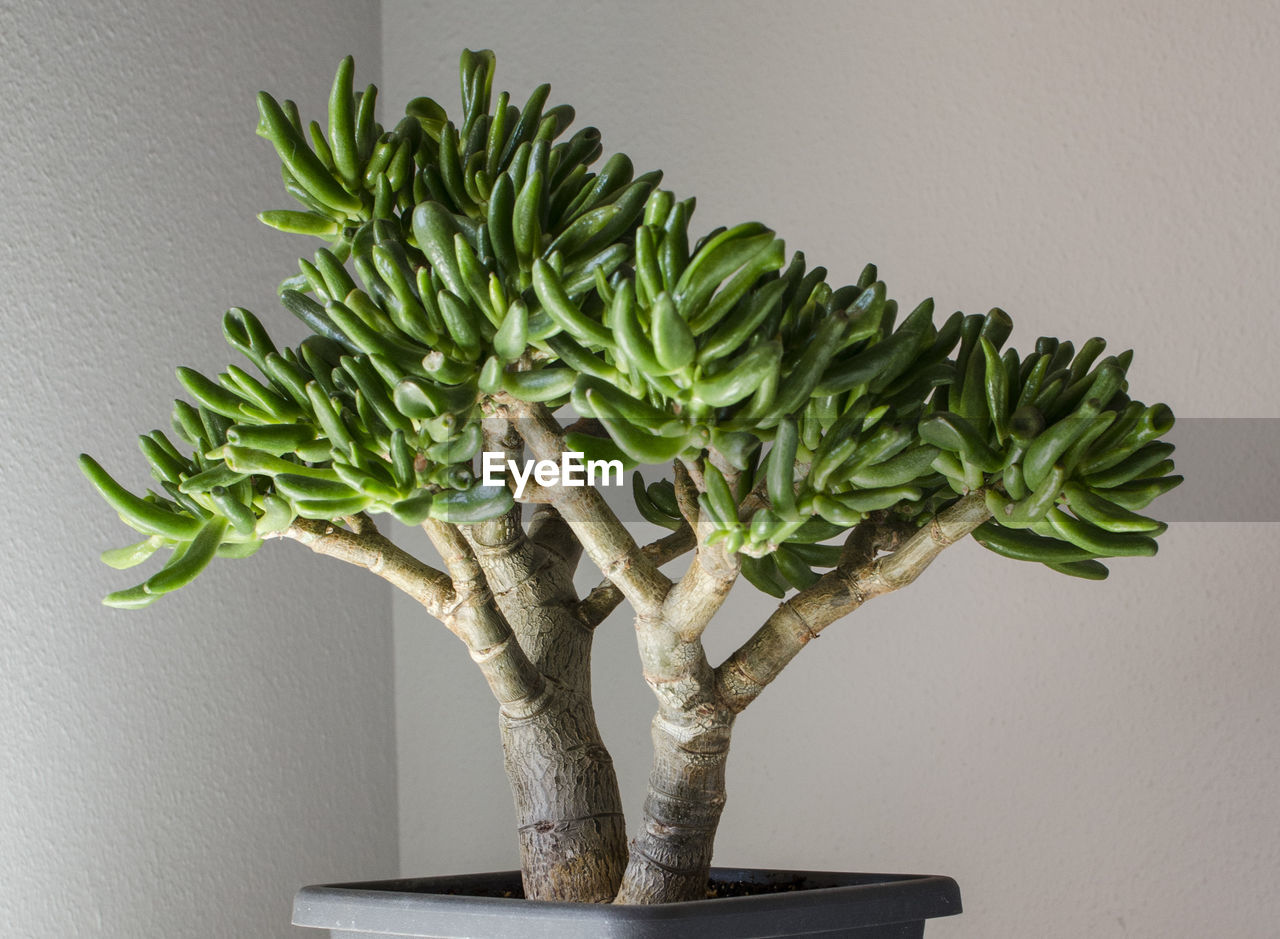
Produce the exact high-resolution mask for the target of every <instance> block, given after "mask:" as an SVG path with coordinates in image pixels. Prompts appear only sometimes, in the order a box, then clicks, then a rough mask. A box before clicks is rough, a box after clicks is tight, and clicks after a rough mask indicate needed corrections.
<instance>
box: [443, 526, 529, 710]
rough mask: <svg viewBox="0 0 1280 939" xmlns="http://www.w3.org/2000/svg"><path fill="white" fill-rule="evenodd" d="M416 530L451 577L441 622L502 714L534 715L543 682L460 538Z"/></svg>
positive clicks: (450, 529)
mask: <svg viewBox="0 0 1280 939" xmlns="http://www.w3.org/2000/svg"><path fill="white" fill-rule="evenodd" d="M422 528H423V530H424V531H426V533H427V536H428V537H429V538H430V539H431V543H432V544H434V545H435V547H436V550H437V551H438V552H440V557H441V558H442V559H443V560H444V563H445V567H447V568H448V570H449V573H450V575H451V576H452V577H453V594H452V597H451V598H450V602H449V603H448V605H447V606H446V607H445V609H444V615H443V616H442V617H440V619H441V621H442V622H443V623H444V624H445V625H446V626H447V627H449V629H450V631H451V632H453V634H454V635H456V636H457V637H458V638H459V639H461V640H462V641H463V642H464V643H466V646H467V650H468V651H469V652H470V653H471V658H472V660H473V661H475V663H476V664H477V665H479V666H480V671H481V672H482V673H483V674H484V677H485V681H487V682H488V683H489V688H490V690H491V691H492V692H493V694H494V697H496V698H497V699H498V702H499V703H500V704H501V706H502V710H503V713H505V714H507V715H509V716H511V717H514V718H520V717H527V716H529V715H530V714H533V713H536V712H537V710H538V709H539V708H540V707H541V706H542V705H543V703H544V697H545V693H546V691H547V683H546V679H545V678H544V677H543V675H542V673H541V672H539V671H538V669H537V668H536V667H534V665H533V663H532V662H530V661H529V657H528V656H527V655H526V654H525V651H524V649H523V648H521V646H520V643H519V642H518V641H517V639H516V636H515V633H514V632H513V631H512V629H511V625H510V624H509V623H508V622H507V620H506V618H505V617H503V615H502V613H501V611H500V610H499V609H498V607H497V605H496V603H495V601H494V598H493V594H492V593H491V592H490V590H489V585H488V582H487V581H486V580H485V577H484V573H483V571H482V570H481V568H480V564H479V563H478V562H477V561H476V559H475V557H474V556H473V555H472V553H471V549H470V548H469V547H468V545H467V541H466V539H465V538H464V537H463V535H462V532H461V531H459V530H458V528H457V527H456V526H454V525H450V524H447V523H445V522H437V521H434V520H428V521H426V522H423V524H422Z"/></svg>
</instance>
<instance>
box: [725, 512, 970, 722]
mask: <svg viewBox="0 0 1280 939" xmlns="http://www.w3.org/2000/svg"><path fill="white" fill-rule="evenodd" d="M990 517H991V513H990V512H989V511H988V510H987V507H986V503H985V502H984V501H983V493H982V492H981V491H976V492H971V493H969V494H968V495H966V496H964V497H962V498H961V499H959V500H958V501H956V502H954V503H952V504H951V505H950V506H948V507H947V508H946V509H944V510H943V511H942V512H941V513H939V514H938V515H937V516H936V517H935V518H934V519H933V520H932V521H931V522H930V523H929V524H928V525H925V526H924V527H923V528H920V529H918V530H917V531H916V532H915V533H914V534H912V535H911V536H910V537H909V538H907V539H905V540H904V541H903V542H902V543H901V544H900V545H899V546H898V547H897V548H896V549H895V550H894V551H893V552H892V553H890V554H887V555H884V556H882V557H876V556H875V553H876V546H875V543H874V536H875V532H874V531H869V532H868V533H867V536H866V538H865V540H863V543H862V544H861V545H857V546H855V545H854V541H855V539H854V538H852V537H851V539H850V544H849V545H847V546H846V558H845V560H844V561H842V562H841V564H840V565H839V566H838V567H836V568H835V569H834V570H832V571H830V572H828V573H827V574H825V575H823V576H822V577H821V578H820V579H819V580H818V581H817V583H815V584H814V585H813V586H812V587H809V588H808V589H806V590H802V591H800V592H799V593H797V594H796V595H795V596H793V597H791V598H790V599H789V600H786V601H785V602H783V603H780V604H779V605H778V608H777V609H776V610H774V612H773V614H772V615H771V616H770V617H769V618H768V619H767V620H766V621H765V622H764V625H762V626H761V627H760V628H759V629H758V630H757V631H756V633H755V634H754V635H753V636H752V637H751V638H750V639H748V640H747V641H746V642H745V643H743V644H742V645H741V646H740V647H739V648H738V649H737V650H736V651H735V652H734V653H733V654H732V655H730V656H729V657H728V658H727V659H725V660H724V662H723V663H721V665H720V666H719V667H718V668H717V669H716V689H717V692H718V694H719V697H720V699H721V700H723V701H724V702H725V703H726V704H727V705H728V706H729V707H730V708H732V709H733V710H734V711H735V712H738V711H741V710H742V709H743V708H745V707H746V706H747V705H748V704H750V703H751V702H752V701H754V700H755V699H756V697H758V696H759V694H760V692H761V691H763V690H764V689H765V687H766V686H767V685H768V684H769V683H770V682H771V681H773V680H774V679H775V678H776V677H777V676H778V674H779V673H780V672H781V671H782V669H783V668H784V667H786V665H787V663H788V662H790V661H791V660H792V659H793V658H795V656H796V654H797V653H799V651H800V650H801V649H803V648H804V646H805V645H806V644H807V643H808V642H809V640H810V639H812V638H814V637H815V636H817V635H818V634H819V633H820V632H822V630H823V629H825V628H826V627H827V626H829V625H830V624H831V623H833V622H835V621H836V620H838V619H840V618H841V617H843V616H845V615H847V614H848V613H851V612H853V611H854V610H856V609H857V608H858V607H860V606H861V605H862V604H863V603H865V602H866V601H868V600H870V599H872V598H873V597H878V596H880V595H882V594H886V593H890V592H892V591H894V590H898V589H900V588H902V587H905V586H906V585H907V584H909V583H911V582H912V581H914V580H915V579H916V578H917V577H919V576H920V574H921V573H922V572H923V571H924V569H925V568H926V567H928V566H929V564H930V563H932V561H933V559H934V558H936V557H937V556H938V555H939V554H940V553H942V550H943V549H944V548H946V547H947V546H948V545H951V544H954V543H955V542H956V541H958V540H960V539H961V538H963V537H964V536H965V535H967V534H969V532H971V531H973V530H974V529H975V528H977V527H978V526H979V525H981V524H982V523H983V522H985V521H986V520H987V519H988V518H990ZM858 539H859V540H862V536H858Z"/></svg>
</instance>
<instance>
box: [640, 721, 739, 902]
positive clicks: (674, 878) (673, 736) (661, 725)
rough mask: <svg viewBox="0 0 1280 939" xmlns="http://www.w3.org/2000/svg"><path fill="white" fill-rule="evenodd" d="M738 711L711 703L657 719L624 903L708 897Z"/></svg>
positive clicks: (654, 724) (675, 900) (654, 725)
mask: <svg viewBox="0 0 1280 939" xmlns="http://www.w3.org/2000/svg"><path fill="white" fill-rule="evenodd" d="M732 725H733V714H732V712H730V711H729V710H728V709H727V708H723V707H718V706H716V705H713V704H706V705H704V706H702V707H700V708H698V709H696V710H695V712H693V713H689V714H681V715H674V716H672V717H668V716H665V715H664V714H662V713H659V714H658V715H657V716H656V717H655V718H654V720H653V766H652V769H651V770H650V775H649V791H648V793H647V795H646V796H645V800H644V818H643V821H642V824H641V826H640V829H639V831H638V832H637V834H636V837H635V839H634V840H633V841H632V843H631V857H630V859H629V861H628V864H627V871H626V874H625V876H624V877H623V883H622V889H621V891H620V892H619V893H618V896H617V899H616V901H615V902H617V903H674V902H677V901H681V900H698V899H703V898H704V897H705V896H706V889H707V877H708V874H709V873H710V870H711V852H712V848H713V845H714V842H715V836H716V827H717V826H718V825H719V823H720V813H721V812H722V811H723V810H724V802H725V777H724V768H725V760H726V759H727V757H728V755H729V735H730V731H731V730H732Z"/></svg>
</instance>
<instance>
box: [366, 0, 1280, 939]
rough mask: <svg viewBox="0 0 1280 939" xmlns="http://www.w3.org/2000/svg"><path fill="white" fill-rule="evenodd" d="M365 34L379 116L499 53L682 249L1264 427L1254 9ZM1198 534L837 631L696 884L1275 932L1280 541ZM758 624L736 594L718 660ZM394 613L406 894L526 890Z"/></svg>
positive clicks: (1272, 324)
mask: <svg viewBox="0 0 1280 939" xmlns="http://www.w3.org/2000/svg"><path fill="white" fill-rule="evenodd" d="M382 29H383V43H384V44H383V63H384V76H385V87H384V90H385V91H386V92H387V95H386V100H387V101H389V102H391V101H394V102H402V101H404V100H405V99H407V98H408V97H410V96H412V95H416V94H423V93H426V94H431V95H433V96H435V97H437V98H438V99H440V100H441V101H444V102H446V103H448V104H449V106H450V107H453V108H456V104H455V102H456V100H457V91H456V82H457V78H456V75H457V69H456V61H457V53H458V51H459V50H460V49H461V48H462V47H463V46H471V47H473V48H481V47H491V48H493V49H495V50H496V51H497V54H498V63H499V74H498V80H497V86H498V87H499V88H509V89H511V90H512V91H513V92H515V93H517V94H518V95H521V96H523V95H524V94H527V92H528V91H529V90H530V89H531V88H532V87H533V86H534V85H535V84H537V83H538V82H540V81H544V80H546V81H551V82H552V83H553V88H554V90H553V99H554V100H555V101H569V102H570V103H572V104H574V105H575V107H577V109H578V114H579V124H596V125H597V126H599V127H600V128H601V129H602V130H603V132H604V137H605V143H606V146H607V147H609V148H610V149H621V150H625V151H627V152H628V153H630V154H631V155H632V157H634V158H635V160H636V163H637V165H638V166H641V167H645V168H648V167H654V166H660V167H662V168H664V169H665V170H666V171H667V177H666V185H668V186H670V187H672V188H674V189H675V190H676V191H677V192H678V193H680V194H696V195H697V197H698V213H697V221H698V222H700V223H701V225H702V226H704V228H710V227H713V226H714V225H717V224H721V223H732V222H733V221H737V220H742V219H746V218H760V219H762V220H764V221H767V222H769V223H770V224H772V225H774V226H775V227H776V228H777V230H778V231H779V232H780V233H781V234H783V235H784V236H786V237H787V239H788V243H789V244H790V245H791V246H793V247H800V248H803V249H805V250H806V252H807V253H808V256H809V258H810V259H811V260H812V261H817V262H821V263H825V264H826V265H827V266H828V267H830V268H831V269H832V271H833V274H834V277H836V278H844V279H851V278H853V277H856V275H857V272H858V270H859V269H860V267H861V265H862V264H863V263H864V261H866V260H874V261H876V262H877V263H878V264H879V265H880V270H881V275H882V276H883V277H885V278H886V280H887V281H888V283H889V286H890V291H891V294H892V295H894V296H897V297H898V298H900V300H902V301H903V302H906V303H914V302H915V301H918V300H919V299H921V298H923V297H924V296H928V295H932V296H934V297H935V298H937V301H938V303H939V306H940V307H941V308H942V309H943V311H950V310H952V309H964V310H966V311H968V312H974V311H977V312H984V311H985V310H986V309H988V308H989V307H991V306H993V305H1000V306H1002V307H1004V308H1005V309H1007V310H1009V311H1010V312H1011V313H1012V314H1013V315H1014V317H1015V320H1016V322H1017V324H1018V326H1017V329H1016V331H1015V338H1014V342H1015V343H1016V344H1020V345H1023V346H1027V345H1030V344H1032V342H1033V341H1034V337H1035V336H1037V335H1039V334H1040V333H1041V332H1048V333H1051V334H1060V335H1063V336H1067V337H1073V338H1075V339H1076V340H1077V342H1078V341H1080V340H1083V339H1085V338H1087V337H1089V336H1092V335H1095V334H1102V335H1104V336H1106V337H1108V338H1109V339H1110V340H1111V341H1112V345H1113V347H1114V348H1115V349H1123V348H1127V347H1129V346H1134V347H1136V348H1137V349H1138V359H1137V363H1136V364H1135V366H1134V368H1133V370H1132V371H1131V377H1132V378H1133V383H1134V390H1135V393H1136V394H1137V395H1138V396H1139V397H1144V398H1146V399H1147V400H1166V401H1168V402H1169V403H1171V404H1172V405H1173V407H1174V408H1175V410H1176V411H1177V412H1178V413H1179V414H1180V415H1182V416H1184V417H1190V418H1219V417H1228V416H1256V417H1276V416H1278V415H1280V409H1278V408H1277V405H1276V403H1275V399H1274V396H1273V395H1271V394H1270V391H1271V388H1272V384H1273V381H1274V374H1275V371H1274V362H1273V357H1274V350H1275V348H1276V346H1277V339H1280V319H1278V318H1277V317H1276V316H1275V301H1274V298H1275V297H1276V296H1277V294H1278V290H1277V288H1278V287H1280V282H1278V281H1280V275H1278V274H1277V267H1276V263H1275V258H1276V256H1277V249H1278V248H1280V230H1278V229H1277V227H1276V224H1275V212H1276V206H1277V201H1278V197H1280V187H1278V185H1277V181H1276V173H1275V152H1276V145H1277V142H1280V141H1278V137H1277V124H1278V123H1280V116H1278V115H1280V111H1277V109H1276V101H1277V100H1280V95H1278V94H1277V92H1280V71H1277V70H1276V68H1275V62H1276V60H1277V58H1278V57H1280V11H1277V10H1276V9H1274V8H1272V7H1269V6H1268V5H1265V4H1256V3H1220V4H1212V5H1204V4H1199V3H1191V2H1178V3H1166V4H1116V3H1110V2H1102V0H1094V2H1086V3H1077V4H1061V3H1046V2H1035V3H1026V2H1022V3H1012V2H1008V3H997V2H968V3H964V4H959V5H957V4H951V3H944V2H937V3H913V4H897V3H890V2H877V3H856V4H854V3H839V2H828V3H797V2H793V3H785V4H784V3H776V2H750V3H722V2H714V3H713V2H706V0H702V2H699V3H696V4H691V3H681V2H666V3H645V4H616V3H602V2H597V3H565V2H526V3H522V4H519V5H516V4H509V3H496V2H473V3H468V4H465V5H464V4H432V5H429V6H428V5H422V4H415V3H405V2H390V0H389V2H386V3H384V5H383V21H382ZM496 90H497V89H495V91H496ZM521 100H523V98H521ZM1218 457H1219V460H1220V461H1221V462H1220V463H1219V465H1218V466H1216V467H1213V468H1212V469H1211V470H1210V471H1211V472H1213V473H1214V474H1215V475H1214V480H1213V481H1214V484H1215V486H1216V487H1218V488H1223V489H1230V488H1232V486H1233V485H1235V483H1234V481H1233V480H1234V474H1235V472H1236V470H1237V469H1238V466H1237V465H1236V464H1238V463H1239V462H1241V458H1240V457H1239V456H1238V455H1237V454H1236V453H1235V452H1232V451H1228V452H1225V453H1222V454H1219V455H1218ZM1202 465H1205V466H1209V467H1212V466H1213V461H1212V460H1209V461H1207V462H1205V463H1204V464H1202ZM1264 475H1265V474H1264ZM1201 486H1202V487H1205V489H1202V496H1204V497H1205V498H1207V492H1208V490H1211V489H1213V488H1215V486H1206V482H1205V481H1204V480H1203V479H1202V480H1201ZM1258 495H1259V496H1263V495H1265V494H1264V493H1261V492H1260V493H1258ZM1184 504H1185V503H1184ZM1201 504H1205V503H1201ZM1274 509H1275V506H1274V500H1272V501H1271V502H1270V503H1269V504H1268V511H1270V512H1271V513H1272V514H1271V516H1270V517H1271V518H1273V519H1280V514H1276V513H1275V512H1274ZM1213 517H1214V516H1213V513H1212V512H1209V511H1201V512H1199V514H1198V515H1197V513H1196V512H1195V511H1193V510H1184V511H1183V514H1182V518H1184V519H1192V518H1199V519H1200V521H1180V522H1178V523H1177V524H1175V525H1174V526H1173V527H1172V528H1171V530H1170V531H1169V532H1168V534H1167V535H1166V536H1165V537H1164V538H1163V539H1162V545H1163V547H1162V550H1161V553H1160V556H1159V557H1158V558H1156V559H1155V560H1152V561H1146V560H1142V561H1132V562H1124V561H1120V562H1116V563H1115V564H1114V572H1113V575H1112V578H1111V580H1109V581H1108V582H1106V583H1103V584H1095V583H1085V582H1078V581H1073V580H1069V579H1067V578H1063V577H1061V576H1060V575H1055V574H1052V573H1050V572H1048V571H1047V570H1042V569H1031V568H1029V567H1021V566H1019V565H1018V564H1017V563H1016V562H1011V561H1002V560H1001V559H998V558H996V557H994V556H992V555H989V554H987V553H985V552H983V551H982V550H981V549H980V548H978V547H977V546H976V545H973V544H972V543H968V544H965V545H962V546H958V547H956V548H954V549H952V550H951V551H949V552H948V553H947V554H946V555H944V557H943V558H942V559H941V560H940V561H939V562H938V563H937V564H936V565H935V567H934V569H932V570H931V571H929V572H928V574H927V575H926V576H925V578H924V579H923V580H922V581H921V582H920V583H918V584H917V585H916V586H915V587H913V588H912V589H911V590H910V591H907V592H905V593H903V594H902V595H899V596H894V597H890V598H886V599H883V600H880V601H877V602H876V603H875V604H872V605H870V606H868V607H867V608H866V609H864V610H863V611H861V612H860V613H859V614H857V615H856V617H854V618H853V619H851V620H850V621H849V622H847V623H846V624H843V625H841V626H836V627H832V628H831V629H830V630H828V632H827V633H825V634H824V636H823V638H822V639H821V640H820V641H819V642H818V643H816V644H815V647H814V648H812V649H810V650H809V651H807V652H806V653H804V655H803V656H802V657H801V658H800V659H799V660H797V661H796V662H795V663H794V664H793V666H792V667H791V669H790V671H789V672H788V674H786V675H785V676H783V678H781V679H780V680H779V682H778V684H777V686H776V687H774V688H773V689H771V690H770V691H769V692H768V693H767V694H766V695H765V696H764V697H763V698H761V700H760V701H759V702H758V703H757V704H756V705H754V706H753V707H752V709H751V710H750V711H748V712H747V713H746V714H745V715H744V716H743V718H742V719H741V720H740V722H739V725H738V728H737V732H736V735H735V737H736V740H735V747H734V755H733V757H732V760H731V764H730V787H731V788H730V799H729V805H728V809H727V811H726V814H725V818H724V823H723V826H722V829H721V835H720V839H719V852H718V860H719V862H720V863H722V864H748V865H761V866H788V865H790V866H808V867H817V868H823V867H828V868H836V869H853V870H857V869H863V870H907V871H930V872H931V871H939V872H944V873H949V874H951V875H953V876H955V877H956V878H957V879H958V880H959V881H960V884H961V887H962V890H963V893H964V897H965V904H966V908H967V912H966V913H965V914H964V915H963V916H962V917H960V918H958V919H955V920H949V921H940V922H938V923H936V924H934V925H931V926H930V927H929V934H930V935H935V934H936V935H937V936H938V937H939V939H942V937H952V939H962V937H980V939H992V937H1006V936H1008V937H1012V936H1037V937H1043V939H1078V937H1081V936H1089V937H1106V936H1127V937H1146V939H1156V937H1161V939H1166V937H1187V939H1192V937H1201V936H1209V935H1221V936H1232V937H1241V939H1264V937H1268V936H1273V935H1274V934H1275V921H1274V902H1273V898H1274V884H1275V881H1276V878H1277V875H1278V874H1280V792H1278V791H1277V784H1276V781H1275V780H1276V779H1277V778H1278V777H1280V725H1277V722H1276V719H1275V718H1276V713H1277V706H1278V705H1280V685H1277V682H1276V680H1275V676H1276V675H1277V674H1278V673H1280V639H1278V638H1277V632H1276V630H1275V628H1274V618H1275V614H1274V607H1275V605H1276V602H1277V600H1280V596H1278V593H1280V587H1278V586H1277V582H1276V579H1275V578H1274V577H1273V576H1270V575H1271V568H1272V566H1273V564H1274V559H1275V558H1276V552H1277V548H1278V547H1280V533H1278V531H1277V528H1276V526H1275V525H1262V524H1253V525H1249V524H1226V523H1222V522H1217V523H1215V522H1213V521H1212V518H1213ZM770 603H771V601H767V600H766V599H765V598H762V597H760V596H759V595H756V594H753V592H752V591H751V590H750V588H747V587H745V586H744V587H743V588H741V590H740V592H739V593H738V594H737V595H736V596H735V597H734V598H733V600H732V602H731V603H730V604H729V606H728V607H727V608H726V609H725V611H724V612H723V614H722V615H721V617H720V618H719V620H720V621H719V622H718V623H717V624H714V625H713V627H712V629H711V631H710V635H709V638H708V644H709V646H710V650H711V653H712V655H713V658H717V659H718V657H720V656H723V655H724V654H725V653H727V652H728V651H729V650H730V649H731V648H732V647H733V645H735V644H736V641H737V639H738V638H739V637H741V636H742V635H744V634H745V633H746V632H747V631H749V630H750V629H751V628H753V625H754V624H755V623H756V622H758V621H759V620H760V618H761V617H762V615H763V612H762V611H764V610H766V609H767V608H768V605H769V604H770ZM395 609H396V614H395V615H396V648H397V659H396V676H397V702H398V703H397V707H398V710H399V715H398V722H397V727H398V734H399V747H398V752H399V758H400V763H399V786H400V813H401V858H402V864H403V867H404V868H405V873H406V874H409V873H426V872H449V871H459V870H479V869H486V868H495V867H505V866H510V865H512V864H514V863H515V860H516V852H515V841H514V838H513V837H512V834H511V832H510V827H511V810H510V808H509V801H508V795H507V791H506V787H505V782H504V780H503V778H502V775H501V760H500V756H499V754H498V752H497V734H496V731H495V729H494V726H493V721H492V717H493V706H492V704H491V703H490V701H489V700H488V699H487V693H486V691H485V689H484V687H483V684H482V682H481V681H480V680H479V677H478V676H477V675H476V674H475V672H474V669H472V668H470V666H469V663H468V662H467V658H466V655H465V652H464V650H463V649H462V648H461V646H460V645H459V644H458V643H456V641H454V640H453V639H452V638H451V637H449V636H448V635H447V634H444V631H443V630H442V629H440V628H439V627H435V628H432V627H431V626H430V625H427V624H423V623H421V622H420V621H419V618H418V617H417V616H416V615H415V614H414V611H413V610H412V609H410V608H409V607H407V606H399V605H397V606H396V608H395ZM601 635H602V638H601V646H602V648H601V650H600V661H599V665H598V668H597V676H598V678H597V681H598V684H599V688H600V691H599V698H600V708H601V710H602V711H603V718H602V719H603V722H604V724H605V732H606V740H607V741H608V742H609V743H610V744H611V746H612V749H613V753H614V756H615V760H616V762H617V763H618V765H619V768H620V771H621V773H622V784H623V788H624V798H625V801H626V804H627V807H628V810H629V811H631V812H632V813H634V812H636V811H637V810H638V808H639V803H640V799H641V796H642V792H643V782H644V777H645V773H646V758H647V723H648V718H649V715H650V713H651V709H652V705H651V703H650V701H649V698H648V692H647V690H646V689H645V688H644V686H643V683H642V682H641V679H640V677H639V671H638V669H637V668H636V665H635V657H634V650H633V648H632V637H631V630H630V627H629V624H628V623H627V621H626V620H625V618H623V617H621V616H618V617H615V618H614V619H613V620H612V621H610V622H609V623H608V624H606V625H605V626H604V627H602V630H601ZM451 699H456V700H451Z"/></svg>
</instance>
